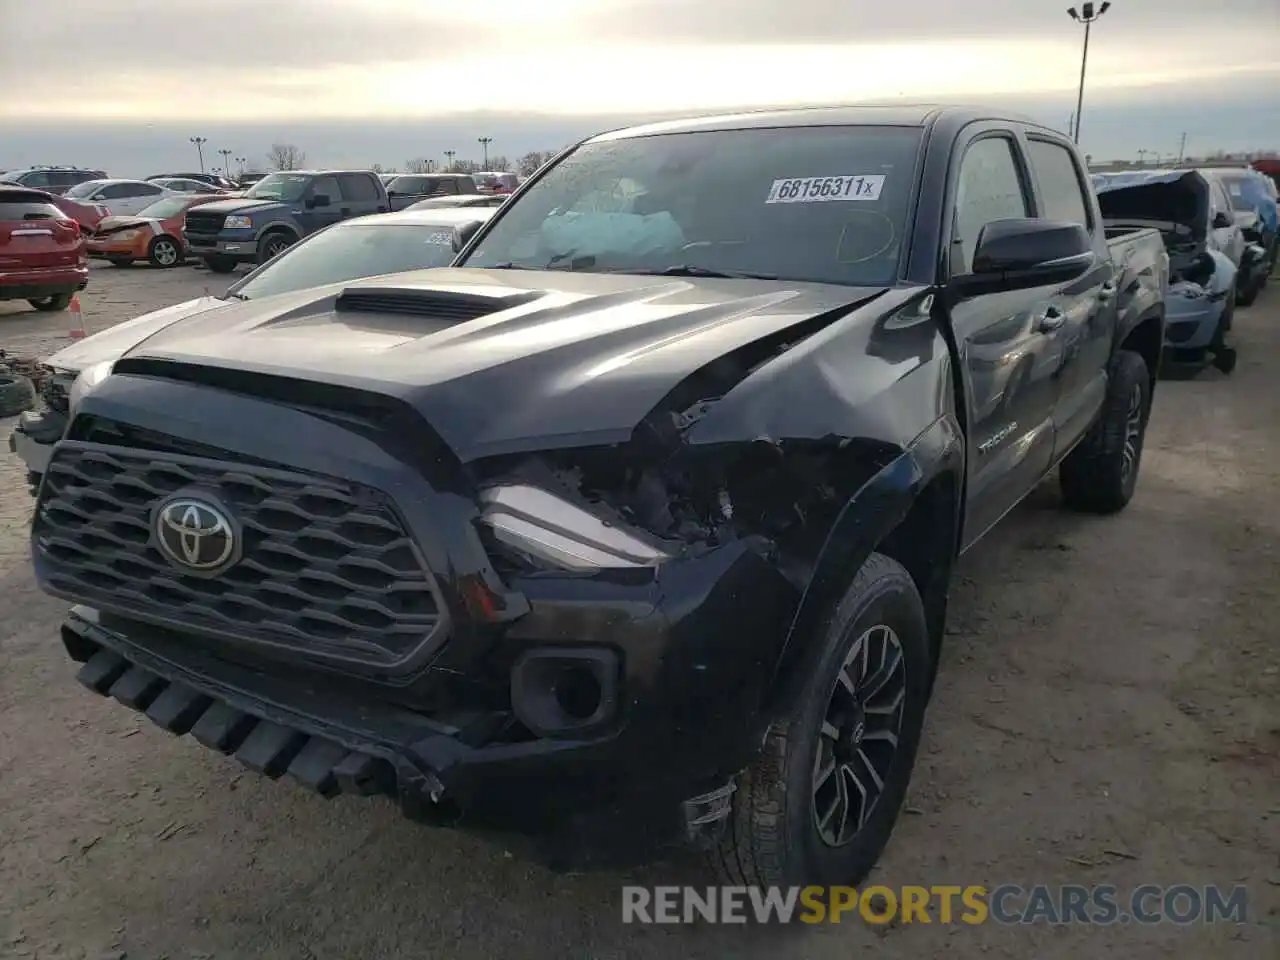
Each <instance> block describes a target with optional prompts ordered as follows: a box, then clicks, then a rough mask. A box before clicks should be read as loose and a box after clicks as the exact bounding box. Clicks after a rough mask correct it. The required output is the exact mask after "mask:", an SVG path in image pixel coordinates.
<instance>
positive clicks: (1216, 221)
mask: <svg viewBox="0 0 1280 960" xmlns="http://www.w3.org/2000/svg"><path fill="white" fill-rule="evenodd" d="M1234 225H1235V221H1234V220H1232V219H1231V218H1230V217H1229V216H1227V215H1226V214H1225V213H1223V212H1222V211H1221V210H1219V211H1218V212H1217V213H1216V214H1214V217H1213V229H1215V230H1225V229H1226V228H1227V227H1230V226H1234Z"/></svg>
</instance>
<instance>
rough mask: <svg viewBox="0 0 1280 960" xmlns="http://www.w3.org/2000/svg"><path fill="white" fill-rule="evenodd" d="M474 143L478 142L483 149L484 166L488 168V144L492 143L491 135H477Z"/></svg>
mask: <svg viewBox="0 0 1280 960" xmlns="http://www.w3.org/2000/svg"><path fill="white" fill-rule="evenodd" d="M476 143H478V144H480V147H481V149H482V150H484V168H485V169H486V170H488V169H489V144H491V143H493V137H477V138H476Z"/></svg>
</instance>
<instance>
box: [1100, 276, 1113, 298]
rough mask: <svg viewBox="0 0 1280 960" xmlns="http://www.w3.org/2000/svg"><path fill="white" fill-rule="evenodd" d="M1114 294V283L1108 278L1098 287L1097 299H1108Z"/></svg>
mask: <svg viewBox="0 0 1280 960" xmlns="http://www.w3.org/2000/svg"><path fill="white" fill-rule="evenodd" d="M1115 295H1116V285H1115V284H1114V283H1113V282H1112V281H1110V280H1108V281H1107V282H1106V283H1104V284H1103V285H1102V286H1101V287H1099V288H1098V299H1099V300H1103V301H1106V300H1110V299H1111V298H1112V297H1114V296H1115Z"/></svg>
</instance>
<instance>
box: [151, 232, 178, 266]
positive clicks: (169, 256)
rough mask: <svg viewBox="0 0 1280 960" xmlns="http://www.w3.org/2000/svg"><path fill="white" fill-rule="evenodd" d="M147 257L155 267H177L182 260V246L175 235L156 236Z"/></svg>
mask: <svg viewBox="0 0 1280 960" xmlns="http://www.w3.org/2000/svg"><path fill="white" fill-rule="evenodd" d="M147 259H148V260H150V261H151V265H152V266H155V267H161V268H166V267H176V266H177V265H178V264H179V263H181V262H182V247H180V246H179V245H178V241H177V240H175V239H173V237H156V238H155V239H154V240H152V241H151V247H150V248H149V249H148V250H147Z"/></svg>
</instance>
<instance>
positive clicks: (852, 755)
mask: <svg viewBox="0 0 1280 960" xmlns="http://www.w3.org/2000/svg"><path fill="white" fill-rule="evenodd" d="M906 698H907V671H906V662H905V660H904V658H903V654H902V643H901V641H900V640H899V639H898V635H897V634H896V633H895V632H894V631H893V629H892V628H891V627H888V626H886V625H884V624H880V625H877V626H874V627H871V628H870V629H869V630H867V631H866V632H865V633H863V634H862V635H861V636H860V637H858V639H857V640H855V641H854V643H853V645H852V646H851V647H850V648H849V653H848V655H847V656H846V657H845V661H844V663H843V664H842V665H841V667H840V671H839V673H838V674H837V675H836V682H835V684H834V686H833V688H832V691H831V696H830V698H829V700H828V702H827V710H826V713H825V715H824V717H823V721H822V729H821V731H820V734H819V738H818V749H817V751H816V753H815V756H814V764H813V822H814V826H815V827H816V828H817V830H818V835H819V836H820V837H821V838H822V841H823V842H824V843H825V844H827V845H828V846H831V847H841V846H844V845H845V844H847V843H849V842H850V841H852V840H853V838H854V837H856V836H857V835H858V831H859V830H861V829H862V827H863V826H865V825H866V822H867V820H868V819H869V818H870V816H871V812H872V810H873V809H874V808H875V805H876V803H877V801H879V799H880V796H881V794H882V793H883V792H884V786H885V782H886V781H887V780H888V778H889V771H890V769H891V768H892V766H893V763H894V759H895V757H896V755H897V752H898V737H899V734H900V733H901V729H902V717H903V710H904V706H905V704H906Z"/></svg>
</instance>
